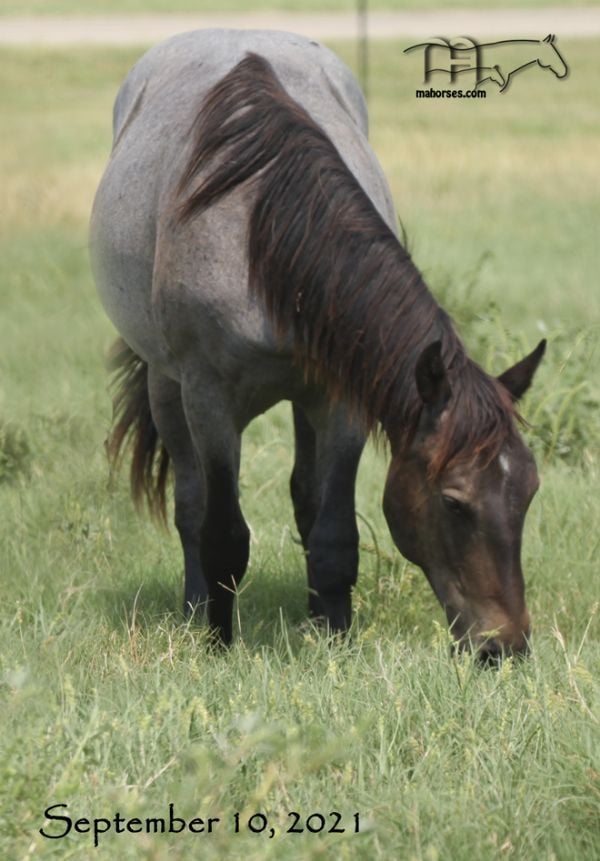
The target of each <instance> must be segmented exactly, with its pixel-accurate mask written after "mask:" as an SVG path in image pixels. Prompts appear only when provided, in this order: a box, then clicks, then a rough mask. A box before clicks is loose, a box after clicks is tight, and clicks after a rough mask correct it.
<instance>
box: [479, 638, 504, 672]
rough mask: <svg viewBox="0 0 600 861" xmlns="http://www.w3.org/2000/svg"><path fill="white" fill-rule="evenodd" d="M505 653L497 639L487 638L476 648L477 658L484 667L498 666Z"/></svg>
mask: <svg viewBox="0 0 600 861" xmlns="http://www.w3.org/2000/svg"><path fill="white" fill-rule="evenodd" d="M506 654H507V651H505V649H504V648H503V646H502V643H500V642H498V640H487V641H486V642H485V643H483V644H482V645H481V646H480V647H479V648H478V649H477V660H478V661H479V663H480V664H481V665H482V666H484V667H498V666H500V664H501V663H502V658H503V657H504V656H505V655H506Z"/></svg>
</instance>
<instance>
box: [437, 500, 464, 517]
mask: <svg viewBox="0 0 600 861" xmlns="http://www.w3.org/2000/svg"><path fill="white" fill-rule="evenodd" d="M442 501H443V503H444V505H445V507H446V508H447V509H448V511H451V512H452V514H464V513H465V511H466V510H467V506H466V505H465V504H464V503H463V502H460V500H458V499H456V497H454V496H442Z"/></svg>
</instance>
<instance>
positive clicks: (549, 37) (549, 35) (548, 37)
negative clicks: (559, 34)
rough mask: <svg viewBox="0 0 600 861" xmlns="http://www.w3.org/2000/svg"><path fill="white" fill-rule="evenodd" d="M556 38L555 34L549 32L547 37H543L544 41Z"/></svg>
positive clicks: (552, 40)
mask: <svg viewBox="0 0 600 861" xmlns="http://www.w3.org/2000/svg"><path fill="white" fill-rule="evenodd" d="M554 39H555V37H554V34H551V33H548V35H547V36H546V38H545V39H543V41H544V42H554Z"/></svg>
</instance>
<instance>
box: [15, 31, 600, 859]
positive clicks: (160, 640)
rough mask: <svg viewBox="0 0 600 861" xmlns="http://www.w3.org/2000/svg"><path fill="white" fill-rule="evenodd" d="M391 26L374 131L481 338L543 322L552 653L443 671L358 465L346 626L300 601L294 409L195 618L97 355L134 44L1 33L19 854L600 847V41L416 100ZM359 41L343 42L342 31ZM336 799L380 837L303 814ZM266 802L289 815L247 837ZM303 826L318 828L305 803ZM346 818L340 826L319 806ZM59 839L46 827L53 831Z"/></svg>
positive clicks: (538, 587)
mask: <svg viewBox="0 0 600 861" xmlns="http://www.w3.org/2000/svg"><path fill="white" fill-rule="evenodd" d="M402 47H403V46H401V45H397V44H389V45H385V44H384V45H381V46H378V49H377V52H376V53H375V52H374V57H373V63H374V65H373V75H372V81H371V90H372V110H371V113H372V138H373V143H374V146H375V148H376V150H377V152H378V154H379V156H380V159H381V161H382V163H383V165H384V168H385V171H386V174H387V175H388V177H389V179H390V182H391V185H392V188H393V191H394V196H395V200H396V203H397V206H398V209H399V212H400V213H401V216H402V219H403V222H404V224H405V226H406V228H407V232H408V235H409V239H410V244H411V247H412V249H413V254H414V256H415V259H416V260H417V262H418V263H419V265H420V266H421V267H422V269H423V270H424V272H425V273H426V275H427V277H428V278H429V281H430V283H431V285H432V287H433V288H434V290H435V291H436V292H437V294H438V295H439V296H440V298H441V299H443V301H444V304H445V305H446V307H448V308H449V309H450V310H451V311H452V312H453V314H454V315H455V316H456V318H457V320H458V321H459V323H460V326H461V331H462V333H463V336H464V338H465V340H466V342H467V344H468V345H469V347H470V349H471V351H472V352H473V354H474V355H476V356H477V357H478V358H479V359H480V360H482V361H483V362H484V363H485V364H486V366H487V367H490V368H492V369H494V370H498V371H499V370H501V369H502V368H503V367H504V366H505V365H506V364H508V362H509V361H511V360H512V359H513V358H515V357H517V356H518V354H519V353H520V351H521V350H522V349H524V348H525V347H526V346H533V344H534V343H535V341H536V339H537V338H539V337H540V334H541V333H544V334H548V335H549V337H550V345H549V349H548V355H547V358H546V359H545V360H544V366H543V367H542V368H541V369H540V372H539V376H538V377H537V378H536V384H535V387H534V389H533V391H532V393H531V395H529V396H528V399H527V400H526V402H525V404H524V412H525V415H526V416H527V417H528V418H529V419H531V420H532V422H533V425H534V426H533V427H532V429H531V430H530V431H529V432H528V439H529V442H530V444H531V445H532V447H533V448H534V450H535V452H536V455H537V458H538V463H539V466H540V472H541V476H542V488H541V490H540V493H539V494H538V496H537V498H536V500H535V501H534V503H533V506H532V509H531V511H530V514H529V515H528V521H527V529H526V535H525V540H524V549H523V561H524V568H525V572H526V579H527V587H528V598H529V605H530V610H531V612H532V615H533V618H534V622H535V650H534V655H533V657H532V659H531V660H529V661H528V662H527V663H526V664H524V665H513V664H511V663H510V662H508V663H506V664H505V665H504V667H503V669H502V670H501V671H500V672H479V671H477V670H476V669H475V668H474V667H473V665H472V663H471V661H470V660H469V659H468V658H465V659H463V660H461V661H459V662H456V663H455V662H452V661H451V660H450V658H449V656H448V638H447V633H446V630H445V627H444V625H443V618H442V613H441V611H440V609H439V608H438V606H437V604H436V602H435V600H434V598H433V596H432V594H431V593H430V590H429V588H428V586H427V584H426V582H425V578H424V577H423V575H422V574H421V573H420V572H419V571H418V570H416V569H415V568H413V567H412V566H411V565H408V564H407V563H405V562H404V561H403V560H402V559H401V557H400V556H399V555H398V553H397V552H396V551H394V549H393V546H392V542H391V539H390V537H389V535H388V533H387V530H386V527H385V525H384V522H383V518H382V515H381V511H380V499H381V492H382V485H383V476H384V474H385V463H384V458H383V456H382V455H376V454H375V452H374V451H373V450H371V449H370V450H369V451H368V452H367V453H366V456H365V458H364V461H363V464H362V466H361V472H360V477H359V488H358V508H359V511H360V513H361V515H362V518H364V519H361V531H362V546H363V551H362V557H361V576H360V581H359V586H358V589H357V594H356V600H355V607H356V620H355V629H354V632H353V635H352V637H351V638H350V639H349V641H348V642H346V643H343V644H329V643H327V641H326V640H325V639H324V638H323V637H322V636H321V634H319V633H318V632H317V631H315V630H314V629H313V628H312V627H311V626H310V625H308V623H307V622H306V620H305V586H304V572H303V559H302V557H301V554H300V552H299V550H298V546H297V544H296V543H295V542H294V540H293V537H294V534H295V530H294V526H293V518H292V512H291V506H290V503H289V500H288V495H287V478H288V474H289V470H290V465H291V437H290V428H289V415H288V412H289V410H288V408H287V407H286V406H285V405H282V406H281V407H278V408H277V409H275V410H273V411H272V412H271V413H269V414H268V415H267V416H264V417H262V418H261V419H260V420H258V421H256V422H255V423H254V424H253V425H252V427H251V428H250V429H249V431H248V433H247V435H246V437H245V444H244V453H243V463H242V478H241V481H242V497H243V507H244V510H245V512H246V514H247V517H248V521H249V523H250V525H251V527H252V533H253V542H252V559H251V564H250V569H249V572H248V574H247V579H246V580H245V581H244V588H243V591H242V594H241V596H240V598H239V604H238V607H237V608H236V629H237V638H236V643H235V645H234V647H233V648H232V650H231V652H230V653H228V654H225V655H215V654H211V653H210V651H208V650H207V649H206V642H205V635H204V632H203V631H202V630H201V629H200V630H198V629H195V628H192V627H188V626H186V625H183V624H182V623H181V620H180V618H179V616H178V608H179V603H180V593H181V562H180V556H179V547H178V542H177V540H176V537H175V536H174V535H173V534H168V535H166V534H164V533H161V532H160V531H158V530H156V529H155V527H154V526H152V524H150V523H148V522H147V520H145V519H144V518H139V517H136V516H135V515H134V513H133V512H132V507H131V504H130V502H129V498H128V493H127V487H126V480H125V477H123V478H122V480H120V481H119V482H118V483H117V485H116V487H115V488H114V489H112V490H110V489H109V488H108V483H107V469H106V463H105V460H104V454H103V446H102V443H103V439H104V437H105V434H106V430H107V427H108V424H109V418H110V404H109V397H108V394H107V391H106V378H105V373H104V369H103V355H104V353H105V351H106V349H107V347H108V345H109V344H110V342H111V340H112V337H113V333H112V330H111V327H110V325H109V323H108V322H107V320H106V318H105V316H104V314H103V312H102V311H101V309H100V306H99V303H98V301H97V299H96V296H95V293H94V289H93V285H92V281H91V277H90V274H89V269H88V262H87V253H86V220H87V217H88V213H89V208H90V204H91V199H92V196H93V192H94V188H95V185H96V183H97V181H98V178H99V174H100V172H101V170H102V165H103V163H104V161H105V158H106V156H107V153H108V148H109V145H110V111H111V104H112V100H113V97H114V93H115V91H116V88H117V86H118V84H119V82H120V80H121V79H122V77H123V76H124V74H125V72H126V69H127V68H128V67H129V66H130V65H131V64H132V62H133V61H134V60H135V54H134V53H133V52H131V51H126V50H122V51H109V50H98V51H93V50H89V49H86V50H85V51H83V50H81V51H72V52H60V53H58V52H44V53H36V54H34V53H30V52H26V51H24V52H18V51H8V50H4V51H2V52H1V65H0V69H1V72H0V74H1V76H2V86H1V87H0V111H1V113H2V118H3V135H2V140H1V142H0V176H1V179H2V188H3V201H4V202H3V207H2V209H1V210H0V237H1V238H0V285H1V286H0V320H1V321H2V328H1V333H2V339H1V349H0V583H1V586H2V599H3V600H2V608H1V610H0V636H1V641H0V643H1V646H0V681H1V696H2V701H1V706H0V708H1V712H0V725H1V726H2V728H3V732H2V734H1V737H0V745H1V746H2V754H1V756H0V777H1V782H0V816H1V817H2V820H3V823H2V827H1V829H0V857H2V858H7V859H11V861H12V859H18V861H22V859H23V861H24V859H36V858H43V859H45V858H54V857H56V858H61V859H63V858H64V859H78V861H79V859H81V861H87V859H89V858H91V857H96V858H99V859H105V858H106V859H108V858H114V857H118V858H120V859H121V858H123V859H144V861H163V859H166V858H167V857H169V858H175V859H188V858H190V857H203V858H207V859H211V858H214V859H222V858H232V859H235V858H244V859H265V858H267V859H268V858H273V859H281V858H294V859H296V858H298V859H313V858H315V859H316V858H332V859H333V858H336V859H337V858H342V859H344V858H348V859H355V858H359V859H360V858H365V859H389V858H402V859H423V861H434V859H442V858H443V859H446V858H448V859H458V861H462V859H463V858H467V857H469V858H471V857H477V858H481V859H496V858H513V859H520V858H526V857H530V858H535V859H559V861H562V859H571V858H572V859H580V858H593V857H596V856H597V855H598V854H599V853H600V836H599V832H598V821H599V814H600V762H599V757H598V751H599V749H600V744H599V742H600V739H599V735H600V733H599V726H598V722H599V715H600V686H599V681H598V680H599V671H600V632H599V626H598V613H597V607H598V604H597V601H598V588H597V571H598V539H597V524H598V522H599V519H600V501H599V499H598V494H597V486H598V480H599V475H598V466H599V464H598V456H599V452H600V446H599V437H598V434H599V430H598V420H597V417H598V404H599V392H598V383H597V364H598V319H599V314H598V312H599V307H598V306H599V298H598V290H597V281H596V278H597V274H596V268H597V267H596V266H595V261H596V254H597V240H596V232H595V225H597V223H598V217H599V215H600V212H599V206H598V201H597V194H596V187H597V160H596V159H595V158H594V153H595V152H596V151H597V149H598V143H599V136H600V123H599V120H598V114H597V111H596V109H595V101H594V100H595V98H596V95H595V94H596V93H597V89H598V84H599V81H598V72H597V63H596V58H597V54H598V50H599V48H600V44H599V43H598V42H594V41H590V42H585V43H583V42H572V43H566V44H565V45H564V46H563V47H564V53H565V56H567V58H568V60H569V62H570V64H571V67H572V69H573V73H572V75H571V77H570V79H569V80H567V81H565V82H564V83H558V82H556V81H555V80H553V79H552V80H549V79H547V78H545V77H544V74H543V73H542V72H537V70H536V72H535V73H534V72H532V73H528V74H527V76H523V77H522V79H521V80H520V81H517V80H515V83H514V85H513V89H512V90H511V91H510V92H509V93H507V94H506V95H505V96H498V95H497V94H492V93H490V97H489V98H488V100H487V101H486V102H485V103H484V102H477V103H466V102H465V103H461V102H456V101H454V102H451V103H444V102H441V101H440V102H429V103H424V102H421V101H417V100H416V99H415V98H414V88H415V86H417V85H418V81H419V80H420V78H419V69H418V68H417V67H416V66H413V65H412V62H413V61H412V60H408V59H407V58H405V57H403V55H402V53H401V48H402ZM340 50H343V51H344V52H345V53H346V56H347V58H348V59H350V60H352V54H351V52H350V48H349V47H348V46H343V47H342V48H341V49H340ZM170 802H172V803H173V804H174V805H175V810H176V812H177V813H178V814H179V816H185V817H187V818H192V817H195V816H202V817H208V816H213V817H219V818H220V819H221V822H220V823H218V824H217V827H216V828H215V832H214V833H213V834H211V835H208V834H204V835H202V834H199V835H190V834H189V833H188V834H187V835H183V834H179V835H172V836H168V835H163V836H159V837H154V838H150V837H148V836H145V835H134V834H111V835H107V836H106V837H105V838H103V839H101V842H100V847H99V848H98V849H97V850H94V849H93V845H92V840H91V836H90V835H89V834H84V833H81V834H73V833H72V834H71V835H69V837H67V838H65V839H64V840H49V839H45V838H43V837H42V836H41V835H40V834H39V833H38V831H39V829H40V828H42V827H44V810H45V809H46V807H48V806H49V805H51V804H57V803H67V804H68V805H69V810H70V812H71V814H72V815H73V818H75V817H80V816H83V817H88V818H94V817H104V816H108V817H111V816H114V814H115V813H116V812H117V811H120V812H121V813H122V815H124V816H127V817H141V818H145V817H157V816H161V815H164V814H165V813H167V814H168V804H169V803H170ZM294 810H295V811H298V812H299V813H301V814H302V815H303V817H307V816H308V815H310V814H312V813H319V812H320V813H322V814H324V815H325V816H328V814H329V813H330V811H333V810H337V811H339V812H340V813H341V814H342V816H343V823H344V824H346V826H348V828H350V827H351V826H352V825H353V819H352V817H353V814H354V813H356V812H358V813H359V814H360V822H361V825H362V826H363V830H362V833H360V834H358V835H355V834H353V833H350V831H347V832H346V833H345V834H341V835H335V834H310V833H307V832H306V831H305V832H304V833H302V834H287V833H285V830H286V829H287V827H289V825H290V824H291V822H292V820H291V819H290V818H289V817H288V815H287V814H288V812H290V811H294ZM236 811H237V812H240V814H241V818H242V821H243V822H244V821H246V820H247V818H248V816H249V815H251V814H252V813H255V812H264V813H266V814H267V815H268V817H269V824H270V826H273V827H274V828H275V829H276V830H277V835H276V836H275V837H274V838H273V839H269V838H268V837H267V836H266V835H249V834H248V833H247V832H244V833H240V834H235V833H234V831H233V814H234V813H235V812H236ZM313 821H315V820H313ZM328 821H329V822H331V823H332V822H333V820H328ZM46 830H48V831H49V832H52V833H57V831H58V830H57V829H56V823H54V830H53V826H52V824H51V823H50V824H49V825H47V826H46Z"/></svg>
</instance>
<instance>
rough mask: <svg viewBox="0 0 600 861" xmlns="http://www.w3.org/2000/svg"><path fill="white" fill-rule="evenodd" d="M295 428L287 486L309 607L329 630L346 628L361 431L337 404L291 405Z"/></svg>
mask: <svg viewBox="0 0 600 861" xmlns="http://www.w3.org/2000/svg"><path fill="white" fill-rule="evenodd" d="M294 429H295V434H296V458H295V463H294V469H293V472H292V479H291V491H292V500H293V503H294V512H295V515H296V523H297V525H298V530H299V532H300V536H301V538H302V543H303V545H304V548H305V552H306V554H307V570H308V585H309V611H310V613H311V615H314V616H317V617H322V618H325V619H326V620H327V622H328V624H329V627H330V629H331V630H333V631H345V630H346V629H347V628H348V627H349V625H350V621H351V610H352V605H351V593H352V587H353V586H354V584H355V583H356V578H357V575H358V529H357V527H356V515H355V510H354V486H355V482H356V471H357V469H358V463H359V460H360V456H361V453H362V449H363V446H364V436H363V434H362V433H360V432H359V431H358V430H357V429H356V428H353V427H352V426H351V425H350V424H349V423H348V419H347V416H346V415H345V412H344V411H343V410H342V409H338V410H331V409H330V408H329V407H328V406H326V405H325V406H322V407H321V408H318V409H308V410H304V411H303V410H301V409H300V407H298V406H297V405H294Z"/></svg>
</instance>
